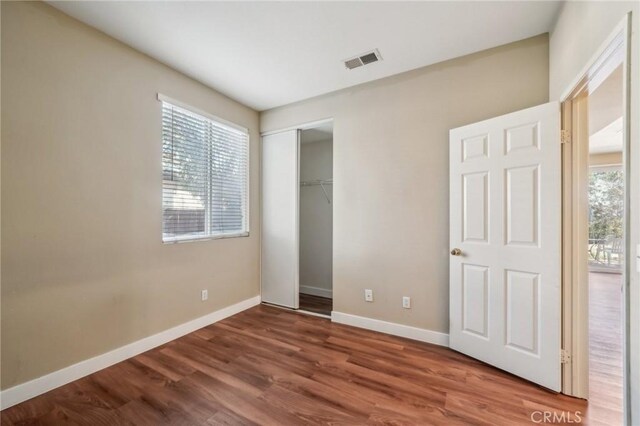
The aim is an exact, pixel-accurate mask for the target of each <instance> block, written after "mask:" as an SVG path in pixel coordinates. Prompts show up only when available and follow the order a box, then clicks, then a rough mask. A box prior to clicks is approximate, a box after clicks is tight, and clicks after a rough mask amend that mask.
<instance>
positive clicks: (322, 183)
mask: <svg viewBox="0 0 640 426" xmlns="http://www.w3.org/2000/svg"><path fill="white" fill-rule="evenodd" d="M325 185H333V179H316V180H306V181H301V182H300V186H320V188H322V192H324V196H325V198H326V199H327V203H329V204H331V198H329V194H328V193H327V190H326V189H325V188H324V186H325Z"/></svg>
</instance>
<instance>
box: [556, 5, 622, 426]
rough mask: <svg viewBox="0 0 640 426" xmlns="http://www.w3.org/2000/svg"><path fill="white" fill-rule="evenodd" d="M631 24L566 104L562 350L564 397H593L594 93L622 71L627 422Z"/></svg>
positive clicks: (617, 33) (596, 59) (599, 55)
mask: <svg viewBox="0 0 640 426" xmlns="http://www.w3.org/2000/svg"><path fill="white" fill-rule="evenodd" d="M630 21H631V15H630V14H628V15H627V16H625V18H624V19H623V20H622V21H621V22H620V23H619V24H618V26H617V27H616V29H615V30H614V31H613V32H612V33H611V35H610V36H609V37H608V38H607V40H606V41H605V43H603V45H602V46H601V48H600V49H598V51H597V52H596V53H595V55H594V56H593V58H592V59H591V60H590V61H589V62H588V64H587V65H586V66H585V68H584V69H583V71H582V72H581V73H580V74H578V76H576V78H575V79H574V83H573V84H571V85H570V87H568V88H567V90H565V92H564V95H563V96H562V98H561V101H562V129H563V131H564V132H566V135H567V143H565V144H563V150H562V156H563V158H562V165H563V219H562V221H563V222H562V223H563V236H562V240H563V254H562V258H563V272H562V276H563V303H562V309H563V315H562V319H563V322H562V347H563V349H564V350H565V351H566V352H567V354H568V358H567V362H566V363H564V364H563V372H562V377H563V382H562V393H564V394H567V395H571V396H575V397H578V398H588V394H589V388H588V385H589V327H588V325H589V313H588V305H589V299H588V287H587V286H585V285H584V283H585V282H588V259H587V253H586V250H584V247H587V239H588V233H587V232H585V230H587V229H588V226H589V225H588V208H589V206H588V173H589V163H588V162H589V159H588V147H589V132H588V127H587V125H588V94H589V93H592V92H593V91H594V90H595V89H596V88H597V87H598V86H599V85H600V84H601V83H602V82H603V81H604V80H605V79H606V78H607V77H608V76H609V74H610V73H611V71H613V70H614V69H615V68H617V67H618V66H619V65H622V70H623V104H624V105H623V132H624V134H623V164H624V167H625V188H626V190H625V220H624V223H625V260H624V264H625V267H624V269H623V276H624V281H623V282H624V284H623V300H624V302H623V311H624V312H623V313H624V315H623V318H624V333H623V338H624V351H623V358H624V362H623V365H624V377H623V380H624V386H623V389H624V418H625V420H626V423H627V424H630V422H631V417H630V415H631V410H630V399H629V394H630V380H629V372H630V354H629V337H630V334H629V333H630V321H629V311H630V306H629V303H630V302H629V289H630V280H629V278H630V273H631V268H632V267H633V266H634V265H633V264H632V259H631V256H630V253H631V244H630V234H629V230H630V219H631V217H630V214H629V207H630V191H629V188H631V186H630V176H631V173H630V159H631V156H630V151H629V150H630V121H629V118H630V96H629V76H630V61H629V58H630V52H629V48H630V41H629V40H630V36H631V33H630Z"/></svg>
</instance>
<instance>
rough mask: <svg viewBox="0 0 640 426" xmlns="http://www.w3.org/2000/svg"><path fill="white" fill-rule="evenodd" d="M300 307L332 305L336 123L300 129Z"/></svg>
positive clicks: (320, 310) (326, 310)
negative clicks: (334, 139)
mask: <svg viewBox="0 0 640 426" xmlns="http://www.w3.org/2000/svg"><path fill="white" fill-rule="evenodd" d="M299 153H300V160H299V167H300V169H299V174H298V176H299V180H300V192H299V230H300V236H299V251H300V252H299V262H300V265H299V274H300V277H299V292H300V294H299V302H300V303H299V309H301V310H304V311H308V312H313V313H317V314H323V315H331V310H332V307H333V282H332V276H333V270H332V260H333V123H331V122H329V123H325V124H322V125H320V126H318V127H314V128H310V129H304V130H302V131H301V133H300V151H299Z"/></svg>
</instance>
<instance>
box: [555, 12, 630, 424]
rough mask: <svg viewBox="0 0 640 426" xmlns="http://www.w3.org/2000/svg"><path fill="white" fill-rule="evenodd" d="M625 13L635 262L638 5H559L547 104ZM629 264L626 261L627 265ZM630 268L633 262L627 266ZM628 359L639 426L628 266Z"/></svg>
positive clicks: (567, 86)
mask: <svg viewBox="0 0 640 426" xmlns="http://www.w3.org/2000/svg"><path fill="white" fill-rule="evenodd" d="M628 12H632V22H631V30H632V34H631V43H630V46H629V51H630V52H631V61H630V62H631V69H630V70H629V75H630V81H631V87H630V107H631V110H630V114H629V116H630V120H629V122H630V129H631V132H630V141H631V146H630V158H629V164H630V165H631V166H630V169H629V179H630V187H629V194H630V215H631V218H630V228H629V230H628V232H629V237H630V239H631V247H630V248H631V249H630V250H629V255H630V257H631V259H635V258H636V256H638V255H639V254H640V253H638V251H637V249H636V247H637V244H640V118H639V117H640V81H639V77H638V76H640V2H638V1H627V2H615V1H607V2H604V1H599V2H583V1H575V2H572V1H569V2H565V3H564V5H563V8H562V10H561V11H560V16H559V17H558V19H557V21H556V25H555V28H554V29H553V31H552V33H551V39H550V46H549V75H550V77H549V89H550V91H549V94H550V98H551V99H552V100H561V97H562V96H563V95H564V94H565V93H566V91H567V90H568V89H570V86H571V84H573V83H574V82H575V81H576V79H577V78H579V77H581V76H580V73H581V72H584V71H585V67H586V66H587V65H588V63H589V60H590V59H592V58H593V57H594V55H595V54H596V52H597V51H598V49H599V48H600V47H601V46H602V45H603V43H604V42H605V41H606V39H607V37H608V36H609V34H611V33H612V32H613V31H614V30H615V29H616V26H617V25H618V24H619V23H620V21H622V20H623V19H624V18H625V17H626V14H627V13H628ZM630 263H632V262H630ZM632 265H633V263H632ZM629 281H630V283H629V284H630V286H629V299H630V300H629V324H630V335H629V357H628V359H627V361H628V365H629V366H630V367H631V371H630V373H629V376H628V377H630V382H631V387H630V392H631V393H630V394H629V395H628V400H629V401H631V402H632V413H631V414H632V418H631V420H630V421H629V424H640V276H639V274H638V271H637V270H634V268H633V266H631V269H630V274H629Z"/></svg>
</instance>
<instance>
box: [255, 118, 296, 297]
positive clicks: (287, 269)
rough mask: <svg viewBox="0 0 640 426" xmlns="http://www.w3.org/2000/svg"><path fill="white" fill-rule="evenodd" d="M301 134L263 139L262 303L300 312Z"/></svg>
mask: <svg viewBox="0 0 640 426" xmlns="http://www.w3.org/2000/svg"><path fill="white" fill-rule="evenodd" d="M299 139H300V131H299V130H291V131H286V132H281V133H276V134H272V135H267V136H263V137H262V167H261V168H262V247H261V285H262V301H263V302H268V303H273V304H275V305H280V306H286V307H289V308H294V309H298V303H299V299H298V288H299V281H298V278H299V276H298V259H299V239H298V235H299V233H298V196H299V188H300V182H299V177H298V163H299V161H298V155H299V154H298V152H299V148H298V147H299Z"/></svg>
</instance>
